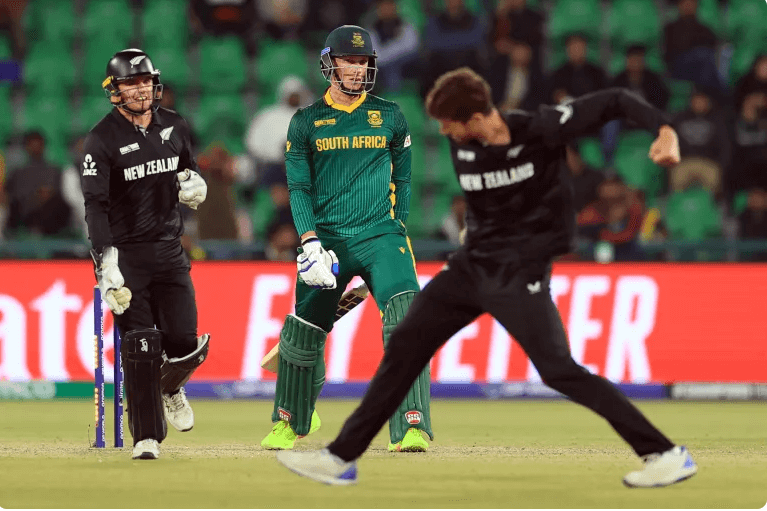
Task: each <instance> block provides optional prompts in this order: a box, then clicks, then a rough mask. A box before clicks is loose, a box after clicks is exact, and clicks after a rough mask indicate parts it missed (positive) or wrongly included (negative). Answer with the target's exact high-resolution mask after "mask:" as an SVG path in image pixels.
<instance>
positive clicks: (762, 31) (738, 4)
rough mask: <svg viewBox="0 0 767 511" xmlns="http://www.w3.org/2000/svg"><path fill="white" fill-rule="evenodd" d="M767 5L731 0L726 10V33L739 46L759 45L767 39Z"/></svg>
mask: <svg viewBox="0 0 767 511" xmlns="http://www.w3.org/2000/svg"><path fill="white" fill-rule="evenodd" d="M765 19H767V4H765V3H763V2H752V1H751V0H732V1H731V2H729V7H728V9H727V23H726V32H727V36H728V38H729V40H730V41H732V42H733V43H735V44H736V46H740V45H748V44H760V43H761V42H762V41H764V39H765V38H767V25H766V24H765V23H764V20H765Z"/></svg>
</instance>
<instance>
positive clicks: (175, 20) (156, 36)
mask: <svg viewBox="0 0 767 511" xmlns="http://www.w3.org/2000/svg"><path fill="white" fill-rule="evenodd" d="M188 20H189V15H188V13H187V2H185V1H184V0H151V1H148V2H144V9H143V10H142V13H141V33H142V35H143V38H142V41H143V42H142V48H143V49H146V47H150V46H151V47H155V48H157V47H162V46H166V47H173V48H184V49H185V48H186V47H187V43H188V40H189V21H188ZM150 56H151V57H152V58H154V56H153V55H152V54H150Z"/></svg>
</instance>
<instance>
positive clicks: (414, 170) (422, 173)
mask: <svg viewBox="0 0 767 511" xmlns="http://www.w3.org/2000/svg"><path fill="white" fill-rule="evenodd" d="M411 138H412V140H413V143H412V145H411V146H410V169H411V173H410V181H411V184H412V185H413V186H416V187H419V188H420V187H421V186H422V185H423V184H424V183H426V182H427V177H426V174H427V172H428V171H427V168H426V144H425V143H424V141H423V139H420V138H418V137H411Z"/></svg>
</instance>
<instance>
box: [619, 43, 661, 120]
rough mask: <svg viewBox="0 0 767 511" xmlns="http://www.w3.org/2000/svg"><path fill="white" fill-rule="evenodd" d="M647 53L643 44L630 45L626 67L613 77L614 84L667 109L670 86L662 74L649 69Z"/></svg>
mask: <svg viewBox="0 0 767 511" xmlns="http://www.w3.org/2000/svg"><path fill="white" fill-rule="evenodd" d="M645 53H646V48H645V47H644V46H642V45H633V46H630V47H629V48H628V50H626V69H625V70H624V71H623V72H622V73H620V74H619V75H618V76H616V77H615V78H614V79H613V81H612V86H613V87H624V88H626V89H629V90H631V91H633V92H636V93H637V94H639V95H640V96H642V97H643V98H644V99H646V100H647V102H648V103H650V104H651V105H653V106H655V107H657V108H659V109H661V110H665V109H666V106H667V105H668V99H669V95H670V94H669V90H668V87H666V84H665V83H664V82H663V77H662V76H661V75H659V74H658V73H656V72H655V71H652V70H650V69H647V66H646V65H645Z"/></svg>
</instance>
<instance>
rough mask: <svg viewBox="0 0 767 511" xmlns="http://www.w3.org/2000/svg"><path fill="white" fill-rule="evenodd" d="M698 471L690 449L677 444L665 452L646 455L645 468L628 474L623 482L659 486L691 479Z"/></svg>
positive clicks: (632, 485) (634, 485)
mask: <svg viewBox="0 0 767 511" xmlns="http://www.w3.org/2000/svg"><path fill="white" fill-rule="evenodd" d="M697 471H698V465H696V464H695V461H693V459H692V456H690V453H689V451H687V448H686V447H685V446H683V445H677V446H675V447H674V448H672V449H669V450H668V451H666V452H663V453H655V454H650V455H648V456H645V458H644V468H643V469H642V470H637V471H635V472H630V473H628V474H626V477H624V478H623V484H625V485H626V486H628V487H629V488H657V487H661V486H668V485H670V484H674V483H678V482H680V481H684V480H685V479H689V478H691V477H692V476H694V475H695V473H696V472H697Z"/></svg>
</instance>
